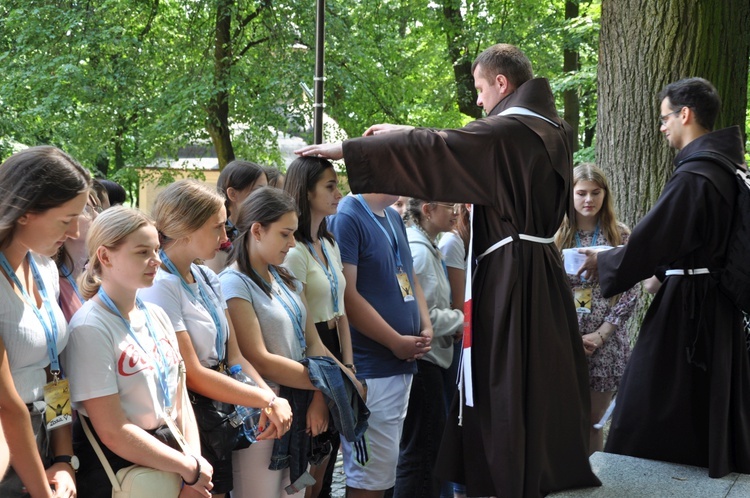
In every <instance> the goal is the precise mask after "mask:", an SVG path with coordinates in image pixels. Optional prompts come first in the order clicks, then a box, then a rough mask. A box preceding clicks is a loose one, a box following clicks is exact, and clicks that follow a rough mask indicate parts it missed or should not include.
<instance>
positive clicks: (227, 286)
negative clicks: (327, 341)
mask: <svg viewBox="0 0 750 498" xmlns="http://www.w3.org/2000/svg"><path fill="white" fill-rule="evenodd" d="M219 280H221V287H222V289H223V290H224V297H225V298H226V300H227V301H228V300H230V299H234V298H239V299H244V300H245V301H249V302H250V304H252V305H253V310H254V311H255V315H256V316H257V317H258V323H259V324H260V331H261V334H262V335H263V342H265V344H266V350H268V352H269V353H272V354H277V355H279V356H283V357H285V358H290V359H292V360H294V361H299V360H301V359H302V358H303V357H304V353H303V351H302V346H301V344H300V342H299V340H298V339H297V334H296V333H295V332H294V325H293V324H292V319H291V318H290V317H289V315H288V314H287V312H286V310H285V309H284V307H283V306H282V305H281V303H279V300H278V298H277V296H278V294H279V293H280V292H283V291H282V290H281V289H280V288H279V286H278V284H277V283H276V282H275V281H274V283H273V292H272V293H271V297H268V296H267V295H266V293H265V292H263V291H262V290H261V289H260V287H258V286H257V285H255V282H253V281H252V280H250V277H248V276H246V275H244V274H242V273H241V272H239V271H237V270H235V269H233V268H227V269H226V270H224V271H223V272H221V274H220V275H219ZM295 282H296V281H295ZM301 290H302V286H301V285H300V284H299V282H297V290H296V292H295V291H292V290H291V289H290V293H291V295H292V296H293V298H294V300H295V302H296V303H297V306H299V308H300V311H301V312H302V326H303V327H304V326H305V319H306V316H307V312H306V310H305V306H304V305H303V304H302V299H300V297H299V293H300V292H301ZM240 328H241V324H239V325H237V329H236V330H240ZM238 333H239V332H238ZM266 382H267V383H268V385H269V386H270V387H276V386H277V384H274V383H273V382H270V381H268V380H267V379H266Z"/></svg>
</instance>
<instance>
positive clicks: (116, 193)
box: [98, 178, 128, 206]
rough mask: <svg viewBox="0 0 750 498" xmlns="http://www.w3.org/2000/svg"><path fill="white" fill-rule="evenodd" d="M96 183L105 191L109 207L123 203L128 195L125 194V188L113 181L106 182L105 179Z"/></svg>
mask: <svg viewBox="0 0 750 498" xmlns="http://www.w3.org/2000/svg"><path fill="white" fill-rule="evenodd" d="M98 181H99V183H101V184H102V185H103V186H104V188H105V190H106V191H107V198H108V199H109V205H110V206H119V205H120V204H124V203H125V200H126V199H127V197H128V194H127V192H125V188H124V187H123V186H122V185H120V184H119V183H117V182H115V181H112V180H107V179H106V178H104V179H102V180H98Z"/></svg>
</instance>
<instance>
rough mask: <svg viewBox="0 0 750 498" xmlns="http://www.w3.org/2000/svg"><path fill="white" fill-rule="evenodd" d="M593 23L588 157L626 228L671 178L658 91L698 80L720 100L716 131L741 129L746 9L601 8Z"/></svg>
mask: <svg viewBox="0 0 750 498" xmlns="http://www.w3.org/2000/svg"><path fill="white" fill-rule="evenodd" d="M601 23H602V27H601V35H600V45H599V83H598V91H599V111H598V114H599V119H598V123H597V132H596V135H597V145H596V155H597V161H598V163H599V165H600V166H601V167H602V169H603V170H604V171H605V173H606V174H607V176H608V178H609V180H610V183H611V185H612V191H613V195H614V201H615V204H616V206H617V209H618V212H619V215H620V218H621V219H623V221H625V222H626V223H628V224H629V225H631V226H632V225H634V224H635V223H636V222H637V221H638V220H639V219H640V218H642V217H643V215H644V214H646V213H647V212H648V210H649V209H650V208H651V206H652V205H653V203H654V202H655V201H656V199H657V198H658V196H659V194H660V193H661V191H662V188H663V187H664V184H665V182H666V180H667V179H668V178H669V176H670V175H671V174H672V171H673V166H672V159H673V158H674V155H675V152H674V151H671V150H669V148H668V147H667V145H666V142H665V140H664V138H663V137H662V135H661V133H660V132H659V120H658V118H659V104H660V103H659V102H657V100H658V97H657V96H658V93H659V91H660V90H661V89H662V88H663V87H664V86H665V85H667V84H668V83H671V82H673V81H677V80H679V79H681V78H686V77H690V76H700V77H703V78H706V79H707V80H709V81H711V82H712V83H713V84H714V85H715V86H716V88H717V90H718V91H719V95H720V96H721V98H722V110H721V113H720V116H719V120H718V123H717V129H718V128H721V127H725V126H729V125H732V124H737V125H740V126H741V127H743V128H744V123H745V113H746V107H747V80H748V58H749V57H750V30H748V29H747V26H748V24H749V23H750V2H748V1H747V0H724V1H723V2H714V1H711V0H663V1H660V2H652V1H649V0H604V1H603V2H602V17H601ZM634 27H637V29H633V28H634Z"/></svg>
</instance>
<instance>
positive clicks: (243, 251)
mask: <svg viewBox="0 0 750 498" xmlns="http://www.w3.org/2000/svg"><path fill="white" fill-rule="evenodd" d="M290 212H293V213H297V203H296V202H294V198H293V197H292V196H291V195H289V193H288V192H285V191H283V190H281V189H278V188H275V187H261V188H259V189H258V190H256V191H255V192H253V193H252V194H250V196H249V197H248V198H247V199H245V201H244V202H243V203H242V204H241V205H240V212H239V214H238V216H237V223H236V224H235V226H236V227H237V230H238V232H239V233H238V235H237V238H236V239H235V240H234V241H233V243H232V250H231V252H230V253H229V261H228V262H227V264H228V265H231V264H232V263H234V262H237V267H238V268H239V270H240V271H241V272H242V273H244V274H245V275H247V276H248V277H249V278H250V280H252V281H253V282H255V284H256V285H257V286H258V287H259V288H260V289H262V290H263V292H265V293H266V295H268V296H270V295H271V291H270V290H268V289H267V288H266V286H265V284H264V283H263V282H261V280H260V277H258V274H257V273H255V272H254V271H253V267H252V266H251V265H250V244H249V242H250V237H251V236H252V235H251V234H250V229H251V228H252V226H253V224H255V223H260V225H261V226H262V227H264V228H266V227H268V226H269V225H271V224H272V223H274V222H276V221H279V219H280V218H281V217H282V216H284V215H285V214H287V213H290ZM274 268H275V269H276V271H277V272H278V273H279V275H280V276H281V279H282V280H283V281H284V283H286V284H287V285H288V286H289V287H290V288H292V289H294V277H293V276H292V274H291V273H289V272H288V271H287V270H285V269H284V268H282V267H280V266H274Z"/></svg>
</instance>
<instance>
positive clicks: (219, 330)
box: [159, 249, 229, 361]
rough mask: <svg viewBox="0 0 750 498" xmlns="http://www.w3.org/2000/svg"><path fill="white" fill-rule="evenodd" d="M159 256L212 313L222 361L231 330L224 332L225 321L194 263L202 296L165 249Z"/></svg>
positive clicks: (187, 289)
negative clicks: (195, 290)
mask: <svg viewBox="0 0 750 498" xmlns="http://www.w3.org/2000/svg"><path fill="white" fill-rule="evenodd" d="M159 258H161V261H162V263H164V266H166V267H167V270H169V273H171V274H172V275H177V276H178V277H179V279H180V284H182V288H183V289H185V292H187V293H188V295H190V296H191V297H192V298H193V299H195V300H196V301H197V300H199V299H200V301H201V304H203V307H204V308H206V310H207V311H208V313H209V314H210V315H211V319H212V320H213V322H214V326H215V327H216V354H217V355H218V357H219V361H222V360H223V359H224V341H226V337H227V335H228V333H229V331H228V330H226V332H227V333H226V334H225V333H224V332H225V329H224V323H225V322H224V321H222V320H221V317H220V315H219V311H218V310H217V309H216V306H214V303H213V301H212V300H211V298H210V297H209V296H208V294H207V293H206V289H204V288H203V285H201V281H200V279H199V278H198V277H196V276H195V273H194V272H193V265H192V264H191V265H190V272H191V273H192V274H193V278H194V279H195V284H196V285H197V286H198V294H199V295H200V297H198V296H196V295H195V292H193V289H191V288H190V285H188V283H187V282H185V279H184V278H182V274H181V273H180V272H179V271H178V270H177V267H176V266H175V265H174V263H172V260H171V259H169V256H167V253H166V252H164V249H162V250H160V251H159Z"/></svg>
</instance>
